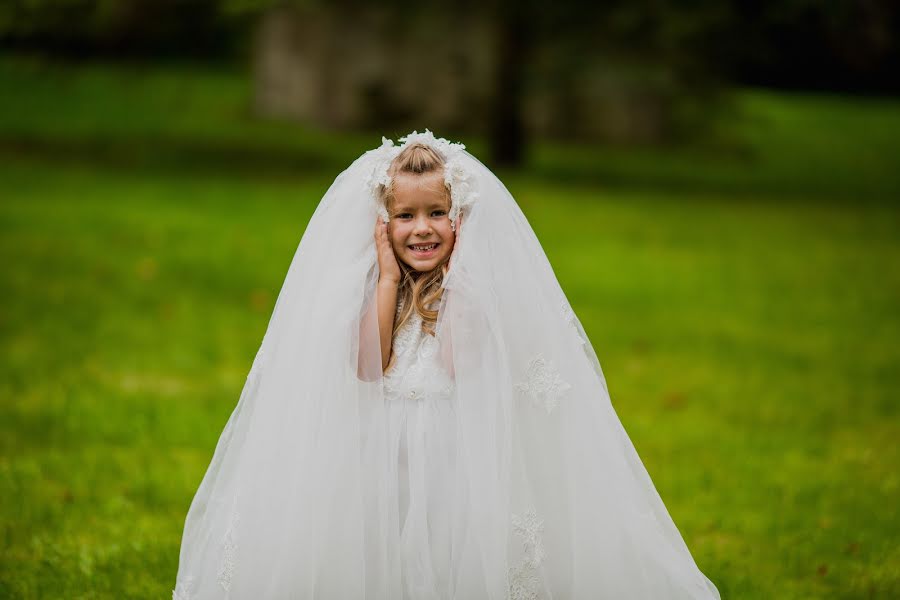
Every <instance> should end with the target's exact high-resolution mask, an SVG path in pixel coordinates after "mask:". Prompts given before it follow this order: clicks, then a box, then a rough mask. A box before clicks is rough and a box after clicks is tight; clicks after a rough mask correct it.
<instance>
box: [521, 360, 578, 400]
mask: <svg viewBox="0 0 900 600" xmlns="http://www.w3.org/2000/svg"><path fill="white" fill-rule="evenodd" d="M571 388H572V386H571V385H569V384H568V383H566V382H565V381H563V380H562V379H561V378H560V376H559V371H557V370H556V366H555V365H554V364H553V363H552V362H551V361H549V360H546V359H545V358H544V357H543V356H541V355H540V354H539V355H537V356H535V357H534V358H533V359H531V362H529V363H528V368H527V369H526V370H525V380H524V381H522V382H521V383H518V384H516V389H517V390H518V391H519V392H521V393H522V394H523V395H524V396H526V397H527V398H529V399H530V400H531V402H532V404H534V405H535V406H538V407H543V408H544V409H545V410H546V411H547V414H550V413H552V412H553V409H555V408H556V407H557V406H558V405H559V400H560V398H562V396H563V395H564V394H565V393H566V392H567V391H568V390H570V389H571Z"/></svg>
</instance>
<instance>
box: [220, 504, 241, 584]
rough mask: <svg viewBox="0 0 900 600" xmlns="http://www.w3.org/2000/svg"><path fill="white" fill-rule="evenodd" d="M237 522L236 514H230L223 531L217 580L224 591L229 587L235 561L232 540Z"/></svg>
mask: <svg viewBox="0 0 900 600" xmlns="http://www.w3.org/2000/svg"><path fill="white" fill-rule="evenodd" d="M237 522H238V514H237V513H236V512H235V513H233V514H232V516H231V524H230V525H229V527H228V531H227V532H226V533H225V540H224V546H223V548H222V564H221V566H220V567H219V573H218V575H219V576H218V581H219V585H221V586H222V589H224V590H225V591H226V592H227V591H228V590H229V589H230V588H231V578H232V577H234V568H235V565H236V562H237V557H236V554H237V544H236V543H235V540H234V528H235V526H236V525H237Z"/></svg>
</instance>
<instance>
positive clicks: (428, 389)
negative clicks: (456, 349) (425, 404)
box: [384, 304, 455, 401]
mask: <svg viewBox="0 0 900 600" xmlns="http://www.w3.org/2000/svg"><path fill="white" fill-rule="evenodd" d="M401 308H402V307H401V305H399V304H398V307H397V311H398V312H399V311H400V309H401ZM393 352H394V354H395V358H394V364H393V366H391V368H390V370H389V371H388V372H387V373H385V375H384V393H385V397H386V398H388V399H393V400H404V399H405V400H413V401H419V400H425V399H428V398H436V397H444V398H449V397H450V396H451V395H452V394H453V391H454V388H455V386H454V383H453V379H452V378H451V377H450V375H449V373H448V372H447V369H446V368H445V367H444V366H443V365H442V364H441V353H440V342H439V341H438V339H437V338H436V337H435V336H433V335H431V334H429V333H426V332H424V331H423V330H422V317H421V316H419V313H417V312H415V311H413V313H412V314H411V315H410V318H409V320H407V322H406V323H404V324H403V327H401V328H400V329H399V330H398V331H397V333H396V335H395V336H394V341H393Z"/></svg>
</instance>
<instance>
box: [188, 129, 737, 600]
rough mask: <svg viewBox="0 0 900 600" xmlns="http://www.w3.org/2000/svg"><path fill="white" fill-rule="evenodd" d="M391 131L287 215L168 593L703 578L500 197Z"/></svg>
mask: <svg viewBox="0 0 900 600" xmlns="http://www.w3.org/2000/svg"><path fill="white" fill-rule="evenodd" d="M400 142H401V144H400V145H399V146H396V145H394V143H393V142H391V141H389V140H384V139H383V143H382V146H381V147H380V148H377V149H375V150H372V151H369V152H367V153H365V154H364V155H363V156H361V157H360V158H359V159H357V160H356V161H355V162H354V163H353V164H352V165H350V167H349V168H348V169H347V170H345V171H344V172H343V173H341V174H340V175H339V176H338V177H337V179H336V180H335V182H334V183H333V184H332V186H331V187H330V188H329V190H328V191H327V192H326V194H325V196H324V198H323V199H322V201H321V202H320V204H319V207H318V208H317V210H316V212H315V214H314V215H313V217H312V219H311V220H310V223H309V226H308V227H307V230H306V232H305V233H304V234H303V237H302V239H301V242H300V246H299V247H298V249H297V252H296V254H295V256H294V259H293V262H292V263H291V266H290V269H289V270H288V275H287V277H286V279H285V283H284V285H283V287H282V290H281V293H280V294H279V297H278V301H277V302H276V306H275V310H274V312H273V315H272V319H271V320H270V322H269V326H268V329H267V331H266V335H265V336H264V338H263V342H262V345H261V347H260V350H259V353H258V354H257V357H256V359H255V361H254V364H253V367H252V369H251V371H250V374H249V376H248V380H247V384H246V385H245V386H244V389H243V391H242V393H241V397H240V400H239V401H238V405H237V407H236V408H235V410H234V412H233V413H232V415H231V417H230V419H229V421H228V423H227V424H226V426H225V431H224V432H223V433H222V437H221V438H220V440H219V444H218V445H217V447H216V452H215V455H214V456H213V459H212V462H211V464H210V467H209V469H208V470H207V473H206V475H205V476H204V478H203V481H202V482H201V484H200V488H199V489H198V491H197V494H196V495H195V497H194V500H193V502H192V504H191V507H190V510H189V512H188V515H187V519H186V521H185V531H184V538H183V541H182V547H181V555H180V563H179V569H178V576H177V581H176V588H175V590H174V592H173V597H174V599H175V600H188V599H201V598H202V599H206V598H223V597H231V598H323V599H330V598H362V599H386V600H387V599H390V600H397V599H408V600H418V599H435V600H436V599H460V600H462V599H465V600H478V599H513V600H523V599H529V600H536V599H540V598H548V599H549V598H558V599H562V598H565V599H582V598H583V599H596V598H616V599H630V598H633V599H654V600H656V599H664V598H679V599H700V598H704V599H706V598H719V594H718V591H717V590H716V587H715V586H714V585H713V584H712V582H710V580H709V579H707V578H706V577H705V576H704V575H703V573H702V572H701V571H700V570H699V569H698V568H697V565H696V564H695V563H694V561H693V559H692V557H691V555H690V552H689V551H688V548H687V546H686V545H685V543H684V541H683V539H682V537H681V535H680V533H679V532H678V530H677V528H676V527H675V525H674V523H673V522H672V520H671V518H670V516H669V514H668V512H667V511H666V509H665V506H664V505H663V503H662V500H661V499H660V498H659V495H658V494H657V493H656V490H655V488H654V486H653V484H652V482H651V480H650V478H649V476H648V474H647V472H646V470H645V469H644V467H643V464H642V463H641V461H640V459H639V458H638V456H637V453H636V452H635V450H634V447H633V446H632V444H631V442H630V440H629V439H628V436H627V435H626V433H625V431H624V429H623V428H622V426H621V423H620V422H619V420H618V418H617V416H616V414H615V411H614V410H613V408H612V405H611V403H610V399H609V394H608V391H607V387H606V383H605V380H604V377H603V373H602V371H601V369H600V365H599V363H598V362H597V359H596V355H595V354H594V352H593V350H592V348H591V344H590V342H589V340H588V338H587V336H586V335H585V333H584V331H583V329H582V328H581V326H580V324H579V322H578V319H577V318H576V317H575V315H574V313H573V311H572V309H571V307H570V306H569V304H568V302H567V300H566V298H565V295H564V294H563V292H562V290H561V289H560V288H559V285H558V283H557V281H556V278H555V276H554V275H553V271H552V269H551V267H550V265H549V263H548V261H547V258H546V256H545V255H544V253H543V251H542V249H541V247H540V244H539V242H538V240H537V238H536V237H535V235H534V232H533V231H532V230H531V227H530V226H529V225H528V222H527V220H526V219H525V217H524V215H523V214H522V212H521V211H520V210H519V208H518V206H517V205H516V203H515V201H514V200H513V198H512V196H511V195H510V194H509V192H508V191H507V189H506V188H505V186H503V184H502V183H501V182H500V181H499V180H498V179H497V178H496V177H495V176H494V175H493V173H491V172H490V170H488V169H487V168H486V167H485V166H484V165H482V164H481V163H480V162H478V161H477V160H476V159H475V158H474V157H473V156H472V155H471V154H469V153H468V152H466V151H465V149H464V147H463V146H462V145H461V144H454V143H450V142H448V141H447V140H444V139H442V138H435V137H434V135H433V134H431V132H429V131H428V130H426V131H425V133H421V134H420V133H418V132H413V133H412V134H410V135H408V136H406V137H404V138H401V139H400ZM376 215H377V218H376ZM373 220H375V232H374V236H373V235H372V222H373ZM463 220H465V223H466V224H465V228H463V227H462V222H463ZM373 237H374V239H373Z"/></svg>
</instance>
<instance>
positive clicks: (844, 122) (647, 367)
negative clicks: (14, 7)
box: [0, 57, 900, 600]
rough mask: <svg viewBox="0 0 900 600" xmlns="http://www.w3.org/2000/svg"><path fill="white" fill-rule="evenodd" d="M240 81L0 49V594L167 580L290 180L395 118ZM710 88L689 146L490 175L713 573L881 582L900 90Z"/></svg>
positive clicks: (899, 226) (240, 368)
mask: <svg viewBox="0 0 900 600" xmlns="http://www.w3.org/2000/svg"><path fill="white" fill-rule="evenodd" d="M248 85H249V84H248V83H247V81H246V78H243V77H241V76H240V74H238V73H234V72H229V71H225V70H215V69H211V68H209V67H202V66H194V67H185V66H168V67H162V66H156V67H140V68H138V67H135V66H131V67H125V66H112V65H81V66H71V65H69V66H47V65H44V64H42V63H39V62H35V61H28V60H23V59H21V58H9V57H7V58H4V59H2V60H0V230H2V237H0V260H2V261H3V267H4V268H3V274H2V277H0V294H2V299H3V300H2V305H0V306H2V311H0V345H2V349H3V354H4V357H5V360H4V361H3V363H2V365H0V369H2V375H0V390H2V396H0V398H2V401H0V432H2V436H0V448H2V453H0V496H2V498H3V502H2V505H0V520H2V535H3V539H2V549H0V557H2V561H0V597H3V598H7V597H8V598H151V597H157V598H159V597H168V596H170V594H171V589H172V587H173V585H174V578H175V572H176V569H177V561H178V550H179V544H180V536H181V530H182V526H183V522H184V517H185V514H186V512H187V509H188V506H189V504H190V500H191V498H192V496H193V493H194V492H195V491H196V488H197V485H198V484H199V482H200V478H201V476H202V475H203V472H204V470H205V469H206V466H207V465H208V463H209V460H210V458H211V456H212V452H213V449H214V447H215V443H216V440H217V439H218V436H219V434H220V433H221V430H222V427H223V426H224V424H225V421H226V420H227V418H228V415H229V414H230V412H231V410H232V409H233V408H234V405H235V403H236V402H237V398H238V395H239V393H240V390H241V387H242V385H243V380H244V377H245V376H246V374H247V371H248V370H249V367H250V362H251V360H252V358H253V355H254V354H255V351H256V349H257V347H258V344H259V342H260V340H261V339H262V335H263V332H264V330H265V326H266V323H267V321H268V317H269V315H270V313H271V310H272V307H273V304H274V301H275V297H276V295H277V293H278V290H279V289H280V285H281V283H282V281H283V278H284V275H285V273H286V270H287V267H288V265H289V263H290V260H291V257H292V255H293V251H294V250H295V248H296V245H297V243H298V242H299V240H300V236H301V234H302V232H303V229H304V226H305V224H306V222H307V220H308V218H309V216H310V215H311V214H312V211H313V210H314V208H315V205H316V202H317V201H318V200H319V198H320V197H321V195H322V193H323V192H324V191H325V189H326V188H327V186H328V184H329V183H330V182H331V181H332V180H333V178H334V176H335V175H336V174H337V173H338V172H339V171H340V170H341V169H342V168H343V167H344V166H346V165H347V164H349V162H350V161H351V160H352V159H353V158H355V157H356V156H358V155H359V154H360V153H362V152H363V151H364V150H366V149H367V148H370V147H373V146H376V145H378V144H379V143H380V135H381V134H382V133H384V134H386V135H393V136H394V137H396V135H398V134H403V133H405V132H374V133H371V134H354V135H341V136H333V135H331V134H326V133H323V132H319V131H315V130H310V129H307V128H301V127H297V126H291V125H286V124H282V123H263V122H258V121H256V120H254V119H252V118H250V116H249V114H248V110H247V106H248V105H249V101H248V94H249V87H248ZM735 107H736V110H737V111H738V112H737V113H736V114H735V116H734V118H733V119H732V120H730V121H728V122H725V123H723V124H722V128H721V131H722V134H723V137H722V139H723V140H724V142H723V143H722V144H720V145H719V146H716V147H715V148H713V149H710V148H709V147H703V146H700V147H694V148H683V149H676V148H670V149H646V148H644V149H641V148H632V149H621V148H619V149H613V148H584V147H582V148H574V147H565V146H560V145H551V144H543V145H538V146H537V147H535V148H534V150H533V152H532V155H531V163H530V165H529V167H528V168H527V169H522V170H520V171H516V172H502V173H501V177H502V178H503V179H504V181H506V182H507V184H508V186H509V188H510V190H511V191H512V193H513V195H514V196H515V197H516V198H517V199H518V201H519V202H520V204H521V206H522V208H523V210H524V211H525V213H526V215H527V216H528V218H529V220H530V221H531V223H532V225H533V226H534V228H535V230H536V231H537V233H538V235H539V237H540V239H541V241H542V243H543V244H544V247H545V249H546V250H547V253H548V255H549V256H550V259H551V262H552V264H553V265H554V268H555V270H556V272H557V275H558V277H559V279H560V281H561V283H562V285H563V288H564V290H566V292H567V294H568V295H569V298H570V300H571V302H572V304H573V307H574V308H575V310H576V312H577V314H578V316H579V317H580V319H581V321H582V323H583V324H584V326H585V329H586V330H587V332H588V334H589V335H590V337H591V339H592V340H593V344H594V347H595V350H596V351H597V354H598V357H599V359H600V361H601V364H602V365H603V368H604V372H605V374H606V378H607V381H608V384H609V387H610V393H611V396H612V400H613V405H614V406H615V407H616V410H617V412H618V414H619V416H620V418H621V419H622V422H623V424H624V425H625V428H626V430H627V431H628V433H629V434H630V436H631V438H632V440H633V441H634V443H635V446H636V448H637V450H638V452H639V453H640V455H641V457H642V459H643V460H644V463H645V465H646V466H647V469H648V471H649V472H650V475H651V477H652V478H653V480H654V482H655V484H656V486H657V488H658V489H659V491H660V494H661V496H662V498H663V500H664V501H665V502H666V505H667V507H668V508H669V511H670V513H671V514H672V517H673V519H674V520H675V522H676V524H677V525H678V526H679V528H680V529H681V531H682V533H683V535H684V537H685V540H686V542H687V544H688V546H689V547H690V548H691V550H692V552H693V554H694V557H695V559H696V560H697V562H698V564H699V565H700V567H701V569H702V570H703V571H704V573H706V574H707V576H709V577H710V579H712V580H713V581H714V582H715V583H716V585H717V586H718V587H719V589H720V591H721V592H722V596H723V598H727V599H765V600H769V599H779V600H781V599H807V598H836V599H851V598H885V599H886V598H897V597H900V519H898V511H897V506H898V505H900V474H898V468H897V467H898V464H900V463H898V458H900V450H898V444H897V440H898V437H900V421H898V389H900V368H898V365H900V345H898V339H900V205H898V202H897V201H898V200H900V169H898V166H900V161H898V158H897V157H898V156H900V101H887V100H880V101H874V100H866V99H847V98H840V97H822V96H801V95H796V96H787V95H775V94H771V93H767V92H762V91H750V90H745V91H741V92H739V93H737V94H736V96H735ZM437 133H438V134H441V133H442V132H437ZM466 141H467V143H468V142H469V140H466ZM468 145H469V146H470V148H472V149H473V150H474V151H475V153H476V154H478V153H479V152H481V150H482V149H483V148H484V145H483V144H482V143H481V142H480V140H472V141H471V143H469V144H468ZM704 148H705V149H704Z"/></svg>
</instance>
